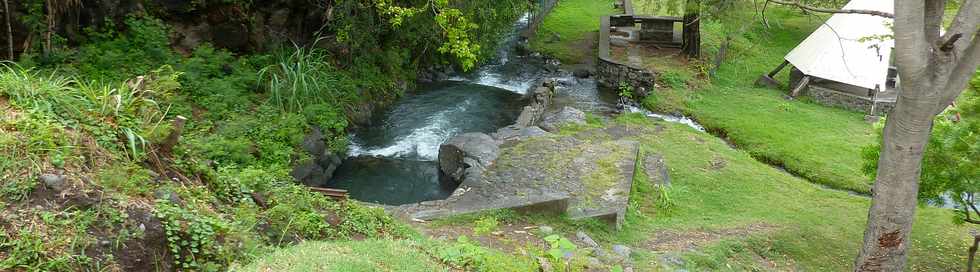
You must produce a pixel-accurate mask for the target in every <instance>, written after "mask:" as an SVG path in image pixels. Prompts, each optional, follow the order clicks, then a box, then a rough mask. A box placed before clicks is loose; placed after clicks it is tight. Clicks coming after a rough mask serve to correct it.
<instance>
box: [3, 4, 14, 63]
mask: <svg viewBox="0 0 980 272" xmlns="http://www.w3.org/2000/svg"><path fill="white" fill-rule="evenodd" d="M3 16H4V17H5V20H6V22H7V57H9V58H10V61H14V31H13V29H12V28H11V27H10V5H8V4H7V0H3Z"/></svg>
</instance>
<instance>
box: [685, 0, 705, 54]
mask: <svg viewBox="0 0 980 272" xmlns="http://www.w3.org/2000/svg"><path fill="white" fill-rule="evenodd" d="M683 32H684V33H683V39H682V40H683V41H682V42H681V51H684V54H685V55H687V57H688V58H692V59H697V58H701V0H687V2H685V4H684V30H683Z"/></svg>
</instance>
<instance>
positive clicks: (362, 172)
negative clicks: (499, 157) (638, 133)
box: [320, 16, 704, 205]
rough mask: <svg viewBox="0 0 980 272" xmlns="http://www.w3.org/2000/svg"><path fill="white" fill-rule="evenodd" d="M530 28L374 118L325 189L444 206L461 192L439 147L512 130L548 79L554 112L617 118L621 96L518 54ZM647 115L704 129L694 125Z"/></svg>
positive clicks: (521, 26)
mask: <svg viewBox="0 0 980 272" xmlns="http://www.w3.org/2000/svg"><path fill="white" fill-rule="evenodd" d="M527 24H528V16H525V17H523V18H521V19H520V20H518V21H517V22H516V23H515V26H514V31H513V32H511V33H510V34H509V35H507V36H505V37H504V39H503V40H502V41H501V43H500V45H499V49H498V50H497V54H496V56H495V58H494V59H493V60H490V61H489V62H488V63H487V64H485V65H484V66H482V67H480V68H479V69H478V70H476V71H474V72H472V73H468V74H462V75H456V76H453V77H451V78H450V79H449V80H448V81H446V82H438V83H435V84H430V85H425V86H421V88H420V90H418V91H415V92H413V93H412V94H410V95H407V96H405V97H403V98H401V99H400V100H399V101H397V102H396V103H395V104H394V105H392V106H390V107H389V108H387V109H386V110H385V111H384V112H383V113H381V114H377V115H376V116H375V118H374V120H373V122H372V125H371V126H369V127H365V128H362V129H359V130H356V131H354V132H353V133H352V135H351V142H350V149H349V152H348V154H347V158H345V159H344V162H343V164H342V165H341V166H340V167H339V168H338V169H337V172H336V173H335V174H334V177H333V178H332V179H331V180H329V181H324V182H323V184H321V185H320V186H324V187H330V188H341V189H347V190H348V193H349V194H350V196H351V197H352V198H354V199H357V200H360V201H366V202H375V203H382V204H388V205H400V204H407V203H415V202H421V201H426V200H435V199H444V198H446V197H448V196H449V195H450V194H451V193H452V192H453V190H455V187H456V186H457V185H456V184H453V182H452V181H449V180H447V179H445V178H444V177H443V175H441V174H440V173H439V170H438V165H437V163H436V160H437V158H438V153H439V146H440V145H441V144H443V143H445V142H446V141H447V140H449V139H450V138H452V137H453V136H456V135H459V134H462V133H467V132H484V133H488V134H489V133H492V132H494V131H496V130H497V129H498V128H500V127H503V126H507V125H510V124H512V123H514V121H515V120H516V118H517V116H518V115H519V114H520V110H521V109H522V108H523V107H524V106H525V105H527V104H528V101H527V99H526V97H525V95H524V94H526V93H527V92H528V91H529V89H531V88H533V84H535V82H540V80H541V79H544V78H554V79H556V81H557V83H558V84H557V95H556V96H555V97H554V100H553V104H554V105H553V107H554V108H560V107H563V106H571V107H575V108H578V109H581V110H583V111H586V112H592V113H597V114H606V113H612V112H616V111H617V107H618V106H617V102H618V96H617V95H616V93H615V92H614V91H609V90H605V91H604V90H601V89H599V88H598V87H597V85H596V82H595V80H593V79H591V78H576V77H574V76H572V74H571V73H570V72H567V71H559V70H558V69H557V66H558V65H557V63H555V62H549V61H548V60H546V59H544V58H541V57H537V56H521V55H519V54H517V51H516V50H515V47H516V45H517V44H518V43H520V42H522V41H521V37H520V35H518V33H519V32H520V31H521V30H523V29H524V28H526V27H527ZM635 110H638V109H635ZM644 114H646V115H648V116H652V117H658V118H661V119H664V120H667V121H676V122H681V123H684V124H688V125H691V126H692V127H695V128H696V129H699V130H702V131H703V130H704V129H703V128H701V127H700V126H698V125H697V124H696V123H694V122H693V121H691V120H690V119H686V118H682V117H676V116H668V115H657V114H655V113H652V112H644Z"/></svg>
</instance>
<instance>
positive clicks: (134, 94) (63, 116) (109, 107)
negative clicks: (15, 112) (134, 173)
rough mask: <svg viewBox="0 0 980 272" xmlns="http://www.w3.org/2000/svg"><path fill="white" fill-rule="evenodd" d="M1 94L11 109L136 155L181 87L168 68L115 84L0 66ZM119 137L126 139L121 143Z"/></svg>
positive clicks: (5, 64)
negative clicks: (80, 131)
mask: <svg viewBox="0 0 980 272" xmlns="http://www.w3.org/2000/svg"><path fill="white" fill-rule="evenodd" d="M0 66H2V67H0V95H3V96H6V97H8V98H9V99H10V102H11V104H12V105H14V106H15V107H17V108H19V109H21V110H24V111H26V112H30V113H32V114H35V115H42V116H44V117H45V118H47V119H50V120H55V121H57V122H58V123H61V124H62V125H64V126H67V127H72V128H80V129H82V130H85V131H87V132H89V133H90V134H92V135H96V141H97V142H99V144H100V145H102V146H103V147H109V148H112V147H118V146H123V147H124V148H126V149H128V151H129V152H127V154H128V155H130V156H131V157H132V159H138V157H139V155H140V154H141V153H140V151H141V150H142V149H144V148H142V147H143V146H145V145H146V140H145V139H144V137H143V136H141V135H145V134H146V131H148V130H152V129H155V128H156V126H157V125H159V124H160V123H161V122H162V121H163V119H164V118H165V117H166V115H167V111H168V107H167V106H165V104H166V103H164V102H163V101H167V100H169V99H170V97H171V96H172V95H173V92H174V91H176V90H177V89H178V88H179V87H180V85H179V83H177V77H179V75H180V74H179V73H177V72H175V71H174V70H173V69H171V68H170V67H169V66H163V67H161V68H160V69H157V70H154V71H151V72H150V73H149V74H147V75H145V76H140V77H137V78H135V79H133V80H130V81H127V82H125V83H119V84H111V85H110V84H103V83H98V82H89V83H82V82H79V81H76V80H75V79H74V78H72V77H64V76H59V75H57V71H55V72H50V73H48V72H46V71H45V72H42V71H39V70H35V69H25V68H22V67H20V66H17V65H16V64H12V63H4V64H0ZM119 139H126V140H125V141H123V143H119Z"/></svg>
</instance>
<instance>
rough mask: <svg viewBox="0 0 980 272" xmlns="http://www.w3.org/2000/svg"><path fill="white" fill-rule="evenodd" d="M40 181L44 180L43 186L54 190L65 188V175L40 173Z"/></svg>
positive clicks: (58, 190) (59, 190)
mask: <svg viewBox="0 0 980 272" xmlns="http://www.w3.org/2000/svg"><path fill="white" fill-rule="evenodd" d="M40 179H41V182H44V186H45V187H48V189H51V190H54V191H55V192H61V191H64V190H65V176H62V175H56V174H42V175H41V177H40Z"/></svg>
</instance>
